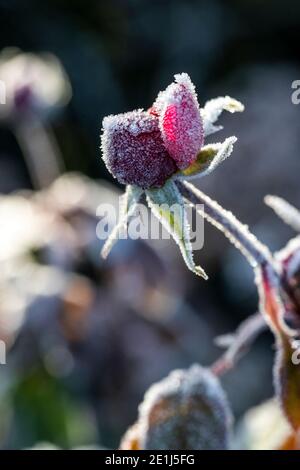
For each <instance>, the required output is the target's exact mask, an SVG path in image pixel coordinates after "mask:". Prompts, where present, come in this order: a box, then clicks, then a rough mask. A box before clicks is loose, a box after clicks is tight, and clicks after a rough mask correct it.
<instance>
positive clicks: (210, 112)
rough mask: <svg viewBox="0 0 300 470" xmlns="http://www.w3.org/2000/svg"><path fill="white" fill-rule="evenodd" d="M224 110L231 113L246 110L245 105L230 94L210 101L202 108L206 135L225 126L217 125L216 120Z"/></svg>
mask: <svg viewBox="0 0 300 470" xmlns="http://www.w3.org/2000/svg"><path fill="white" fill-rule="evenodd" d="M224 110H225V111H228V112H230V113H236V112H239V113H240V112H242V111H244V105H243V104H242V103H240V102H239V101H237V100H235V99H233V98H231V97H230V96H220V97H219V98H215V99H213V100H210V101H208V102H207V103H206V104H205V106H204V108H203V109H202V110H201V111H202V119H203V127H204V135H205V136H207V135H210V134H213V133H214V132H217V131H219V130H221V129H222V128H223V127H222V126H216V125H215V122H216V121H217V120H218V118H219V116H220V114H221V113H222V111H224Z"/></svg>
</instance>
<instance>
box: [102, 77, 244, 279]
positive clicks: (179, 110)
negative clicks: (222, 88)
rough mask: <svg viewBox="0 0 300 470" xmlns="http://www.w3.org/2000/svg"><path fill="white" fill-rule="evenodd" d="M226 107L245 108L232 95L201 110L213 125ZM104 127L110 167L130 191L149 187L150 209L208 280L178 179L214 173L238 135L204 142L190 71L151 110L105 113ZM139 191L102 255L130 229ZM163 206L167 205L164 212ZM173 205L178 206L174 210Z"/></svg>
mask: <svg viewBox="0 0 300 470" xmlns="http://www.w3.org/2000/svg"><path fill="white" fill-rule="evenodd" d="M223 109H227V110H228V111H231V112H234V111H242V110H243V106H242V105H241V103H239V102H238V101H235V100H233V99H232V98H229V97H226V98H218V99H217V100H212V101H210V102H209V103H208V104H207V106H205V108H204V111H203V116H204V117H205V120H206V126H208V125H211V126H213V125H214V123H215V121H216V120H217V118H218V116H219V115H220V113H221V111H222V110H223ZM205 110H206V111H205ZM102 131H103V132H102V138H101V148H102V154H103V155H102V156H103V160H104V162H105V164H106V166H107V168H108V170H109V171H110V172H111V174H112V175H113V176H114V177H115V178H116V179H117V180H118V181H119V182H120V183H124V184H127V185H131V186H132V188H130V189H129V192H130V193H131V194H133V192H134V188H135V189H136V190H137V188H139V189H142V190H145V191H146V193H147V202H148V204H149V206H150V208H151V210H152V211H153V213H154V215H155V216H156V217H158V219H159V220H160V221H161V222H162V224H163V225H164V226H165V228H166V229H167V230H168V231H169V233H170V234H171V235H172V237H173V238H174V240H175V241H176V243H177V244H178V245H179V247H180V250H181V253H182V255H183V258H184V261H185V263H186V265H187V266H188V268H189V269H190V270H192V271H193V272H194V273H196V274H199V275H201V276H202V277H204V278H207V276H206V274H205V272H204V271H203V269H202V268H200V267H198V266H195V264H194V261H193V253H192V248H191V244H190V235H189V226H188V222H187V216H186V212H185V210H186V209H185V207H184V203H183V199H182V197H181V194H180V191H179V190H178V188H179V186H176V185H175V181H176V180H182V179H185V178H191V177H196V176H202V175H203V176H204V175H207V174H209V173H211V172H212V171H213V170H215V168H216V167H217V166H218V165H219V164H220V163H222V162H223V161H224V160H225V159H226V158H227V157H228V156H229V155H230V154H231V152H232V150H233V145H234V143H235V142H236V137H230V138H228V139H226V140H225V141H224V142H223V143H217V144H209V145H206V146H203V143H204V130H203V122H202V117H201V112H200V108H199V104H198V100H197V95H196V92H195V87H194V85H193V83H192V81H191V79H190V77H189V76H188V75H187V74H186V73H182V74H177V75H175V82H174V83H172V84H171V85H169V86H168V87H167V89H166V90H165V91H163V92H160V93H159V95H158V97H157V99H156V101H155V103H154V104H153V106H152V107H151V108H150V109H149V110H148V111H143V110H137V111H132V112H128V113H124V114H119V115H116V116H108V117H105V118H104V120H103V129H102ZM137 193H138V198H136V200H132V201H131V202H130V203H129V204H127V203H126V206H128V208H127V210H125V211H124V212H123V215H122V217H121V220H120V222H119V224H118V226H117V227H116V228H115V230H113V232H112V234H111V235H110V237H109V239H108V241H107V243H106V244H105V246H104V249H103V252H102V254H103V256H107V255H108V253H109V252H110V250H111V248H112V246H113V244H114V243H115V241H116V239H117V237H118V236H119V234H120V231H121V230H122V229H124V228H125V227H126V224H127V219H128V218H129V217H130V215H131V213H132V211H133V210H134V206H135V203H136V202H137V201H138V199H139V198H140V197H141V195H142V193H141V192H140V191H137ZM137 193H136V194H137ZM126 200H127V196H125V198H124V201H125V202H126ZM160 204H163V205H164V206H169V208H168V209H163V210H162V209H161V208H160V207H158V206H159V205H160ZM174 204H177V205H179V207H178V208H177V209H176V210H175V211H174V210H173V211H172V210H170V206H172V205H174Z"/></svg>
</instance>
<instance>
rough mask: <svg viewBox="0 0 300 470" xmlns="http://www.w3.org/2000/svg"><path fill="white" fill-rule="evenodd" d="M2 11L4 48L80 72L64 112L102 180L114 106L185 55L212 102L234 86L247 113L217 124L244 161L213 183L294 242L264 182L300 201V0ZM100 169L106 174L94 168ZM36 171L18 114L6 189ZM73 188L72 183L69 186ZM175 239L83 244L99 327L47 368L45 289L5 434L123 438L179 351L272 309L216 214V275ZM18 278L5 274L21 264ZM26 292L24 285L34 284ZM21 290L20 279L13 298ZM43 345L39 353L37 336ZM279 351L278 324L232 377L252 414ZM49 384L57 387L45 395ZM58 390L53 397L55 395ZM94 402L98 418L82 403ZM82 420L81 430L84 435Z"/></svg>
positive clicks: (66, 135)
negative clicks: (62, 361)
mask: <svg viewBox="0 0 300 470" xmlns="http://www.w3.org/2000/svg"><path fill="white" fill-rule="evenodd" d="M0 24H1V27H0V49H2V48H6V47H11V46H14V47H19V48H21V49H22V50H24V51H31V52H35V53H37V54H38V53H40V52H44V51H50V52H52V53H54V54H55V55H56V56H57V57H58V58H59V60H60V61H61V62H62V64H63V66H64V68H65V70H66V72H67V74H68V76H69V79H70V82H71V85H72V88H73V97H72V100H71V101H70V103H69V105H68V106H67V107H66V109H64V110H63V111H62V112H61V113H60V114H58V115H56V116H55V118H53V119H52V122H51V126H52V127H53V130H54V133H55V136H56V138H57V142H58V145H59V147H60V149H61V152H62V155H63V159H64V163H65V166H66V169H67V170H68V171H70V172H73V171H76V172H79V173H81V174H83V175H86V176H88V177H89V178H91V179H92V180H98V179H101V181H102V183H100V184H99V187H98V189H99V188H100V191H101V187H103V184H104V183H103V180H107V181H109V182H112V179H111V177H110V176H109V174H108V172H107V171H106V169H105V166H104V164H103V162H102V161H101V158H100V150H99V146H100V137H99V136H100V129H101V121H102V119H103V117H104V116H105V115H107V114H113V113H119V112H123V111H127V110H131V109H136V108H141V107H144V108H147V107H148V106H150V105H151V103H152V102H153V100H154V98H155V97H156V95H157V93H158V91H159V90H161V89H163V88H165V87H166V86H167V85H168V84H169V83H170V82H171V81H172V77H173V75H174V73H178V72H183V71H184V72H187V73H188V74H189V75H190V76H191V78H192V81H193V82H194V83H195V85H196V88H197V92H198V97H199V101H200V104H204V102H205V101H206V100H207V99H210V98H212V97H214V96H218V95H226V94H229V95H231V96H234V97H235V98H237V99H240V100H241V101H242V102H243V103H244V104H245V106H246V110H245V112H244V113H243V115H234V116H231V115H229V116H228V115H226V116H224V117H222V124H224V131H222V132H221V133H219V134H217V135H216V137H215V136H213V137H214V139H213V141H219V140H221V139H222V138H224V137H226V136H229V135H236V136H237V137H238V138H239V140H238V143H237V144H236V147H235V150H234V154H233V156H232V158H231V159H230V161H228V162H226V163H225V164H224V165H223V166H222V167H220V169H218V170H217V171H216V172H215V173H214V174H213V175H212V176H210V177H208V178H207V179H205V180H201V181H200V182H199V186H201V189H203V190H205V191H207V193H208V194H209V195H210V196H211V197H213V198H215V199H216V200H218V202H219V203H221V204H222V205H224V207H226V208H228V209H230V210H232V211H233V212H234V213H235V214H236V216H238V217H240V218H241V220H242V221H243V222H245V223H248V224H249V225H250V226H251V229H252V230H253V231H254V232H255V233H256V235H257V236H258V237H259V238H260V239H261V240H262V241H264V242H266V243H267V244H268V245H269V246H270V248H272V249H274V250H277V249H279V248H281V247H282V246H283V245H284V244H285V243H286V241H287V240H288V239H289V238H290V237H291V236H292V235H293V234H292V232H291V231H290V230H289V229H288V228H285V227H283V226H282V225H281V223H280V222H279V221H278V220H277V219H276V217H275V216H274V215H273V214H272V213H271V211H270V210H269V209H268V208H266V207H265V206H264V204H263V197H264V195H266V194H268V193H272V194H278V195H280V196H283V197H286V198H287V199H288V200H289V201H290V202H291V203H293V204H295V205H296V206H298V207H300V188H299V174H300V160H299V158H300V157H299V155H300V154H299V148H300V133H299V130H300V120H299V117H300V115H299V107H298V106H296V105H294V104H292V102H291V93H292V89H291V84H292V82H293V81H294V80H297V79H300V63H299V62H300V56H299V46H300V3H299V2H298V1H296V0H295V1H290V0H286V1H285V2H281V1H274V0H269V1H268V0H235V1H233V0H232V1H229V0H228V1H221V0H207V1H192V0H190V1H188V0H173V1H162V0H161V1H158V0H152V1H150V0H148V1H146V0H119V1H118V0H111V1H95V0H89V1H87V0H85V1H82V0H72V1H60V0H52V1H50V0H48V1H47V0H46V1H43V2H41V1H40V0H36V1H34V0H26V1H21V0H7V1H5V0H0ZM86 184H87V186H88V187H90V185H92V182H87V183H86ZM113 184H114V185H116V183H115V182H113ZM32 187H33V186H32V181H31V177H30V173H29V171H28V168H27V167H26V164H25V161H24V159H23V153H22V149H21V148H20V147H19V145H18V144H17V141H16V140H15V138H14V136H13V134H12V132H11V130H10V128H9V125H7V124H6V123H2V124H1V129H0V192H1V193H4V194H9V195H10V196H7V197H8V198H9V197H12V196H11V194H12V193H13V192H15V191H19V190H24V189H32ZM73 190H74V191H75V193H76V188H74V189H73ZM89 190H91V189H89ZM109 191H111V192H112V194H113V193H114V191H115V189H113V188H112V187H109ZM88 194H89V192H88ZM114 194H115V193H114ZM50 197H51V195H50ZM60 197H62V200H63V199H64V196H63V194H61V196H60ZM86 197H87V199H88V198H89V195H88V196H86ZM111 197H113V196H111ZM103 198H104V196H103ZM107 198H109V196H107V195H105V199H106V200H107ZM100 202H101V200H99V203H100ZM79 209H80V210H79ZM72 210H73V211H74V212H75V213H74V212H72V214H71V215H70V214H69V213H68V214H63V215H64V217H65V218H66V220H67V223H68V224H70V225H71V226H72V228H73V229H74V230H75V231H77V234H78V237H79V238H80V237H81V231H80V230H81V229H82V226H83V225H84V224H83V222H82V220H84V223H86V220H87V219H89V220H90V218H91V219H93V217H91V215H90V214H89V215H87V214H86V213H85V212H84V210H83V208H78V212H80V214H77V213H76V210H74V208H73V209H72ZM76 217H77V218H76ZM79 219H80V222H78V220H79ZM93 223H95V221H94V219H93V221H92V222H91V226H93ZM78 224H79V225H78ZM78 227H79V228H78ZM84 227H85V225H84ZM82 231H83V233H85V231H84V230H83V229H82ZM82 236H83V235H82ZM20 237H22V233H21V232H20ZM41 237H42V235H41ZM0 240H1V234H0ZM170 243H171V242H170ZM94 245H95V246H96V242H95V243H94ZM94 245H93V247H94ZM141 245H142V244H141ZM95 250H96V251H97V247H96V248H95ZM169 250H170V252H168V254H167V256H163V254H162V251H164V249H162V247H160V245H159V243H158V244H155V243H152V244H151V246H148V245H147V246H146V247H145V246H144V247H143V246H140V244H138V243H137V244H134V246H133V247H132V245H131V244H129V245H126V246H124V249H123V252H122V249H120V252H118V248H116V251H115V256H113V261H111V262H109V263H108V264H101V263H100V262H99V260H98V258H97V256H96V255H94V256H95V258H93V259H92V261H90V259H88V256H89V255H88V254H89V253H90V251H89V250H88V249H87V251H84V250H82V251H81V252H80V256H81V258H80V262H76V263H75V262H74V264H73V265H72V266H71V268H68V269H66V268H65V267H63V268H61V267H60V269H61V270H62V271H63V272H65V271H67V272H68V273H69V272H71V273H75V274H80V275H82V278H84V279H87V280H88V281H89V282H90V283H91V284H92V288H93V290H94V292H96V297H97V301H96V302H95V303H94V304H93V309H94V311H93V313H89V315H87V319H85V321H86V322H87V323H88V324H89V323H90V322H92V323H91V324H92V325H93V326H92V327H91V330H93V331H94V332H97V334H96V333H95V334H94V335H93V334H87V335H85V336H84V335H83V336H84V337H80V339H78V338H76V339H75V340H74V338H73V337H72V335H71V339H70V335H68V334H67V335H66V337H64V341H66V344H67V346H66V347H67V349H68V351H69V353H70V354H71V355H72V357H73V362H74V364H76V367H75V366H74V367H75V369H76V370H75V372H74V370H73V372H72V373H70V374H69V373H66V374H63V379H62V378H61V377H59V378H57V377H56V376H55V380H54V379H53V381H54V384H53V381H52V379H51V377H50V376H51V373H49V370H46V372H45V371H44V364H43V354H44V353H41V351H40V349H39V347H36V346H34V345H35V344H36V343H39V337H41V336H42V337H45V338H46V339H45V342H46V343H47V338H48V333H49V331H51V328H53V329H54V330H55V331H56V327H53V324H54V323H55V320H54V319H55V318H56V315H57V312H58V311H60V310H59V309H60V308H61V306H60V307H58V306H56V307H53V306H51V308H50V307H49V302H50V303H51V302H52V301H53V298H51V299H50V297H51V296H50V295H48V296H44V295H43V299H42V300H40V299H38V301H39V302H40V301H41V302H43V303H42V304H37V305H36V302H37V297H39V295H37V294H36V298H35V297H34V296H33V297H32V298H31V299H30V301H28V304H26V308H25V310H24V312H25V316H24V322H23V323H22V324H21V326H19V329H18V331H17V332H14V337H13V340H12V341H11V344H12V362H11V363H10V362H9V363H8V367H7V368H6V369H5V370H6V371H7V369H9V371H10V373H11V372H12V374H10V373H9V374H8V375H13V376H14V379H15V378H16V377H17V379H16V380H13V381H11V378H9V379H8V378H7V377H6V378H5V383H6V381H8V383H9V385H8V386H7V387H6V386H5V387H2V388H4V389H5V390H4V391H3V394H4V395H3V396H5V400H6V401H5V403H6V405H5V409H6V413H5V414H4V415H3V416H5V420H4V418H3V421H5V422H3V423H2V427H3V431H2V434H1V433H0V438H1V435H2V446H4V447H14V446H15V447H24V446H32V445H34V444H35V443H37V442H39V441H51V442H52V443H54V444H57V445H59V446H63V447H70V446H73V445H82V444H99V445H104V446H114V447H115V446H116V445H117V444H118V441H119V439H120V436H121V435H122V434H123V433H124V431H125V430H126V428H127V427H128V426H129V425H130V424H132V422H133V421H134V419H135V417H136V409H137V404H138V403H139V402H140V401H141V399H142V396H143V393H144V391H145V389H146V388H147V387H148V386H149V385H150V384H151V383H152V382H154V381H155V380H158V379H160V378H161V377H163V376H165V375H166V373H167V372H168V371H169V370H170V369H173V368H176V367H181V366H187V365H189V364H191V363H193V362H195V361H198V362H202V363H203V364H204V365H207V364H209V363H210V362H211V361H212V360H213V359H214V358H216V357H217V355H218V350H217V349H216V348H215V347H214V346H213V338H214V336H216V335H217V334H221V333H224V332H228V331H230V330H232V329H233V328H234V327H235V326H236V325H237V324H238V323H239V322H240V321H241V320H242V319H244V318H246V317H247V316H248V315H250V314H251V313H254V312H255V311H256V309H257V294H256V289H255V285H254V282H253V276H252V271H251V270H250V268H249V267H248V265H247V263H246V261H244V260H243V258H242V257H241V256H240V254H238V253H237V252H236V251H235V249H234V248H232V247H230V245H229V243H228V242H227V241H226V240H225V239H224V237H223V236H222V235H221V234H219V233H217V232H216V230H215V229H212V228H210V227H206V231H205V246H204V249H203V250H202V251H201V252H200V253H199V260H201V263H202V265H203V266H205V269H206V271H207V272H208V274H209V276H210V280H209V281H208V282H206V283H205V282H204V281H201V280H199V279H195V278H194V277H193V275H192V274H190V273H188V272H186V270H185V268H184V266H183V265H182V264H181V260H180V258H179V254H178V253H177V251H176V248H174V247H171V248H169ZM99 251H100V247H99ZM124 252H125V253H126V255H124ZM87 253H88V254H87ZM120 253H121V254H120ZM39 255H40V253H39ZM96 258H97V262H96V261H95V260H96ZM41 260H42V261H41ZM35 262H36V263H37V264H38V265H40V264H42V265H45V264H46V265H49V264H51V263H50V261H49V259H48V258H47V257H44V258H43V257H42V258H41V257H36V258H35ZM147 263H149V268H147V269H146V268H145V266H146V265H147ZM147 266H148V265H147ZM143 267H144V268H143ZM143 269H144V270H143ZM173 269H176V270H177V272H178V273H177V274H174V272H173ZM144 271H146V272H144ZM141 272H142V273H143V283H144V284H145V286H146V287H145V286H143V288H142V293H141V294H140V298H138V299H136V298H135V297H134V299H133V300H132V296H131V297H130V295H131V291H132V292H134V291H135V290H136V284H135V282H136V278H137V277H139V276H140V275H141ZM149 272H150V274H149ZM25 277H26V276H25ZM161 279H163V281H161V282H163V285H164V289H163V291H164V295H165V296H166V297H162V300H161V303H159V305H160V307H156V303H154V304H153V305H154V306H152V304H151V308H148V307H147V305H148V303H149V295H148V294H149V292H148V289H150V288H151V289H152V290H155V291H158V292H160V294H161V282H160V280H161ZM166 279H167V280H166ZM81 280H82V279H81ZM2 282H3V285H4V286H5V285H6V284H5V282H6V279H3V280H2ZM22 282H23V281H21V283H22ZM24 282H25V281H24ZM149 285H150V288H149ZM178 285H180V288H178ZM122 289H123V290H124V292H123V290H122ZM152 290H151V292H152ZM4 292H5V289H4ZM122 292H123V293H122ZM128 292H130V295H129V294H128ZM145 292H146V293H148V294H147V295H146V293H145ZM64 294H65V293H64ZM123 294H124V295H123ZM125 294H126V295H125ZM15 295H16V296H17V297H18V296H19V295H20V296H21V294H20V287H19V286H18V287H17V289H16V293H15ZM60 295H61V294H60ZM45 297H47V299H46V300H45ZM79 297H80V295H79ZM115 297H117V299H116V298H115ZM128 297H129V300H128ZM174 299H175V300H174ZM6 300H7V299H6V298H5V294H4V297H3V299H2V302H3V307H2V312H4V313H5V310H6ZM59 300H61V299H59ZM46 302H48V303H47V307H46ZM79 303H80V299H79ZM150 303H151V302H150ZM161 304H163V305H165V306H166V305H167V306H166V308H162V307H161ZM51 305H52V304H51ZM48 307H49V308H48ZM64 308H65V306H64ZM32 309H33V310H34V312H35V313H34V314H33V318H34V320H32V322H33V324H34V325H35V322H37V324H38V326H36V327H32V324H30V325H31V326H30V325H29V326H28V324H27V320H26V319H27V318H31V316H30V315H32ZM145 310H146V311H147V312H148V310H149V311H150V312H152V313H153V315H152V316H151V315H150V314H149V312H148V313H147V314H145ZM164 310H166V311H167V314H166V317H164V313H162V312H163V311H164ZM103 311H105V312H106V313H105V314H106V315H107V318H108V319H106V320H105V321H103V318H102V317H103V315H102V314H103ZM28 312H29V313H28ZM45 312H46V313H45ZM157 312H159V315H158V317H159V320H157V315H156V314H157ZM4 313H3V315H4ZM28 315H29V317H28ZM97 315H100V317H101V318H102V320H101V321H100V323H99V321H98V319H97ZM101 315H102V316H101ZM0 317H1V311H0ZM44 317H47V319H46V318H44ZM94 317H95V318H96V320H95V318H94ZM41 318H43V320H40V319H41ZM91 318H92V319H93V320H91ZM153 318H154V320H153ZM94 321H95V322H96V325H97V328H95V327H94V323H93V322H94ZM43 322H44V323H43ZM29 323H30V322H29ZM111 323H113V325H111ZM128 325H131V326H130V328H131V329H130V331H129V332H128V334H127V336H126V333H124V332H125V331H127V329H129V326H128ZM182 329H183V330H184V331H183V333H182ZM33 331H34V333H33ZM121 332H122V333H121ZM60 333H61V332H60ZM123 333H124V334H123ZM28 335H29V337H28ZM53 335H54V336H55V334H54V333H53ZM62 336H64V334H63V335H62ZM29 338H31V339H29ZM32 338H33V339H32ZM47 344H48V343H47ZM103 344H104V345H103ZM13 345H14V346H13ZM35 347H36V351H35V352H34V353H32V354H31V353H30V354H29V356H30V359H28V361H27V362H26V361H25V360H24V355H25V356H26V354H24V348H25V350H26V351H28V350H31V349H34V348H35ZM41 349H42V350H43V351H44V349H43V348H41ZM46 349H47V348H46ZM124 351H125V352H124ZM128 351H129V352H128ZM272 354H273V352H272V338H271V336H269V335H268V334H266V335H264V336H263V337H262V338H261V339H260V340H259V341H258V343H257V344H256V346H255V348H254V349H253V351H252V352H251V354H250V355H249V356H248V357H247V358H246V359H244V360H243V361H242V363H241V365H240V366H239V367H238V368H237V370H236V371H235V372H233V373H231V374H229V376H228V377H226V378H225V379H224V386H225V388H226V389H227V391H228V393H229V398H230V401H231V403H232V406H233V409H234V412H235V414H236V417H237V419H238V418H239V416H240V415H241V414H242V413H243V412H244V411H245V409H247V408H249V407H250V406H253V405H255V404H258V403H259V402H260V401H262V400H263V399H265V398H268V397H270V396H271V395H272V378H271V363H272ZM158 363H160V364H159V366H158ZM37 364H38V366H37ZM0 367H2V366H0ZM46 369H47V367H46ZM36 370H38V372H34V373H33V375H32V374H31V371H36ZM2 371H4V367H2V368H1V369H0V374H1V373H2ZM35 373H36V375H34V374H35ZM54 375H55V374H54ZM3 376H4V372H3ZM5 376H6V374H5ZM28 377H29V378H28ZM45 377H46V378H45ZM49 377H50V378H49ZM52 378H53V377H52ZM48 380H49V383H48ZM3 381H4V379H3ZM41 383H42V384H43V385H41ZM43 387H44V388H43ZM56 387H58V390H59V392H56V390H57V389H56ZM37 388H38V389H41V390H44V394H43V393H41V394H37V396H36V395H35V390H36V389H37ZM7 390H8V391H7ZM56 393H58V396H59V399H58V398H57V395H56ZM24 397H27V398H24ZM51 400H52V402H53V409H51V406H52V405H51V406H50V405H49V407H48V404H49V403H52V402H51ZM59 400H60V401H59ZM58 402H59V403H60V405H59V406H56V405H57V403H58ZM37 403H39V405H37ZM80 407H81V408H80ZM79 408H80V410H81V411H82V410H83V411H82V413H83V415H84V416H85V420H83V418H82V415H80V417H78V416H77V415H78V414H79V413H78V409H79ZM7 410H9V411H7ZM66 410H67V411H66ZM74 410H76V411H74ZM50 416H51V418H50ZM53 416H55V418H53ZM52 418H53V420H52ZM91 423H92V424H91ZM0 428H1V424H0ZM70 428H72V429H77V428H78V429H80V431H78V432H77V433H76V432H75V433H73V434H75V437H74V435H73V434H72V433H71V434H70V432H69V429H70ZM82 428H84V429H85V430H84V431H83V432H82ZM70 436H71V437H70Z"/></svg>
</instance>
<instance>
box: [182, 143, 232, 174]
mask: <svg viewBox="0 0 300 470" xmlns="http://www.w3.org/2000/svg"><path fill="white" fill-rule="evenodd" d="M236 140H237V139H236V137H228V139H226V140H225V141H224V142H222V143H217V144H208V145H205V146H204V147H203V148H202V149H201V150H200V152H199V153H198V155H197V159H196V161H195V162H194V163H192V164H191V165H190V166H189V167H188V168H186V169H185V170H183V171H181V172H180V174H179V175H180V176H182V177H183V178H185V179H186V178H195V177H200V176H206V175H207V174H209V173H211V172H212V171H214V170H215V169H216V168H217V166H219V165H220V164H221V163H222V162H223V161H224V160H226V158H228V157H229V156H230V155H231V153H232V150H233V145H234V143H235V142H236Z"/></svg>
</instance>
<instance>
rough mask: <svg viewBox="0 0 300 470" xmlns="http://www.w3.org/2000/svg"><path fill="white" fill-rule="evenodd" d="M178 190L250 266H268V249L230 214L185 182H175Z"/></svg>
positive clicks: (271, 262)
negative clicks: (241, 254)
mask: <svg viewBox="0 0 300 470" xmlns="http://www.w3.org/2000/svg"><path fill="white" fill-rule="evenodd" d="M177 185H178V188H179V190H180V192H181V193H182V195H183V196H184V198H185V199H187V200H188V201H189V202H191V203H192V204H194V205H197V206H198V207H197V210H198V212H199V213H200V214H201V215H202V216H203V217H204V218H205V219H207V220H208V222H210V223H211V224H212V225H214V226H215V227H216V228H217V229H218V230H220V231H221V232H223V233H224V235H225V236H226V237H227V238H228V239H229V240H230V241H231V243H233V245H234V246H235V247H236V248H238V249H239V250H240V251H241V252H242V253H243V255H244V256H245V257H246V258H247V260H248V261H249V263H250V264H251V266H253V267H255V266H257V265H264V264H269V265H271V266H273V259H272V255H271V253H270V251H269V249H268V248H267V247H266V246H265V245H264V244H263V243H261V242H260V241H259V240H257V238H256V237H255V236H254V235H253V234H252V233H250V231H249V229H248V227H247V226H246V225H243V224H242V223H241V222H240V221H239V220H238V219H237V218H236V217H235V216H234V215H233V214H232V213H231V212H229V211H226V210H225V209H223V207H222V206H220V205H219V204H218V203H217V202H215V201H213V200H212V199H211V198H210V197H208V196H206V194H204V193H202V192H201V191H200V190H199V189H197V188H195V187H194V186H193V185H191V184H190V183H187V182H181V181H177Z"/></svg>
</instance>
